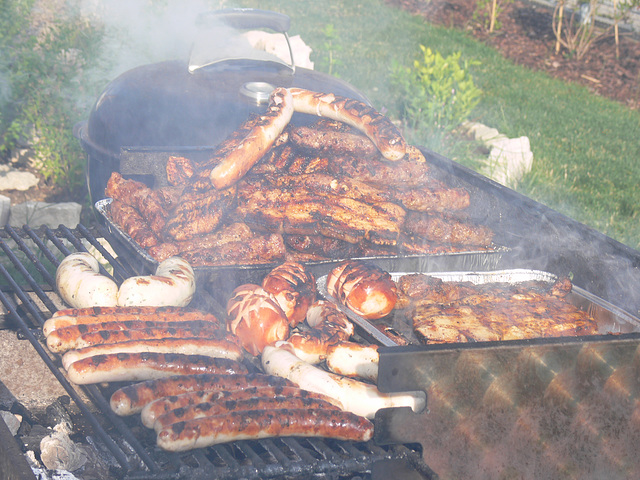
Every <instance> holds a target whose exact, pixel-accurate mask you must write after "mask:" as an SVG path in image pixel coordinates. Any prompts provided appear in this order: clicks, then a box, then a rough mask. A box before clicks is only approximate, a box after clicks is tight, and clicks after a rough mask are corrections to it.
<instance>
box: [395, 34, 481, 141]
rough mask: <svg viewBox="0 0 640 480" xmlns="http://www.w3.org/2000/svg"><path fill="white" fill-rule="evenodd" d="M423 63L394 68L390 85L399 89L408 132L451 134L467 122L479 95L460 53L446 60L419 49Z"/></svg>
mask: <svg viewBox="0 0 640 480" xmlns="http://www.w3.org/2000/svg"><path fill="white" fill-rule="evenodd" d="M420 50H421V51H422V59H420V60H415V61H414V63H413V66H412V67H400V66H397V65H396V66H395V67H394V68H393V71H392V73H391V82H392V83H393V84H394V85H396V86H397V87H398V89H399V92H398V94H399V96H400V98H401V99H402V100H401V102H402V112H403V117H404V120H405V121H406V123H407V125H408V126H409V128H411V129H414V130H417V129H423V128H426V129H436V130H442V131H444V132H449V131H452V130H453V129H454V128H456V127H457V126H458V125H460V123H462V122H463V121H464V120H466V119H467V118H468V116H469V114H470V113H471V111H472V110H473V109H474V108H475V106H476V105H477V104H478V102H479V101H480V97H481V95H482V92H481V90H480V89H479V88H477V87H476V86H475V84H474V83H473V77H472V76H471V74H470V73H469V66H470V65H472V64H477V62H470V61H467V60H465V61H464V62H461V61H460V57H461V53H460V52H456V53H453V54H451V55H449V56H447V57H446V58H445V57H443V56H442V55H441V54H440V53H439V52H433V51H432V50H431V49H430V48H427V47H425V46H424V45H420Z"/></svg>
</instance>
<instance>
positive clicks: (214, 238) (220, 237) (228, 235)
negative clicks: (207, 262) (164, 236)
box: [147, 222, 254, 262]
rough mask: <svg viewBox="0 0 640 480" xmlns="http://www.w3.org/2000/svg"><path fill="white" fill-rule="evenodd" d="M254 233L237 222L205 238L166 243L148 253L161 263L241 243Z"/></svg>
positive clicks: (198, 237) (152, 248) (151, 248)
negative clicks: (177, 257) (182, 255)
mask: <svg viewBox="0 0 640 480" xmlns="http://www.w3.org/2000/svg"><path fill="white" fill-rule="evenodd" d="M253 235H254V234H253V232H252V231H251V229H250V228H249V226H248V225H246V224H245V223H240V222H235V223H232V224H231V225H228V226H226V227H222V228H221V229H220V230H218V231H216V232H213V233H210V234H208V235H204V236H197V237H194V238H191V239H189V240H183V241H179V242H165V243H161V244H159V245H154V246H152V247H150V248H149V249H148V250H147V251H148V252H149V255H151V256H152V257H153V258H154V259H156V260H157V261H159V262H162V261H163V260H166V259H167V258H169V257H173V256H176V255H178V256H179V255H181V254H183V253H184V252H191V251H193V250H202V249H215V248H218V247H220V246H222V245H224V244H226V243H230V242H239V241H242V240H247V239H249V238H251V237H253Z"/></svg>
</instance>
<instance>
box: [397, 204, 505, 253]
mask: <svg viewBox="0 0 640 480" xmlns="http://www.w3.org/2000/svg"><path fill="white" fill-rule="evenodd" d="M404 230H405V232H406V233H407V234H408V235H410V236H411V235H413V236H415V237H419V238H422V239H426V240H427V241H429V240H431V241H433V242H437V243H440V244H464V245H485V246H486V245H490V244H491V242H492V240H493V231H492V230H491V229H490V228H489V227H486V226H484V225H475V224H473V223H470V222H465V221H463V220H459V219H455V218H452V217H447V216H444V215H437V214H433V215H432V214H427V213H418V212H411V211H410V212H408V213H407V216H406V219H405V222H404Z"/></svg>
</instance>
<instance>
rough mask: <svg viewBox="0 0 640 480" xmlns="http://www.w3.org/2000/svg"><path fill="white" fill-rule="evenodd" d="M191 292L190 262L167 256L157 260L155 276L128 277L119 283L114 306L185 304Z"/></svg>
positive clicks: (192, 280)
mask: <svg viewBox="0 0 640 480" xmlns="http://www.w3.org/2000/svg"><path fill="white" fill-rule="evenodd" d="M195 291H196V277H195V274H194V272H193V268H191V265H189V263H188V262H186V261H185V260H183V259H182V258H180V257H170V258H167V259H166V260H164V261H163V262H160V264H159V265H158V268H157V269H156V274H155V275H146V276H137V277H130V278H127V279H126V280H125V281H124V282H122V285H120V289H119V290H118V305H122V306H131V305H136V306H157V307H161V306H178V307H185V306H187V305H189V303H190V302H191V299H192V298H193V294H194V293H195Z"/></svg>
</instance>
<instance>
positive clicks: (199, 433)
mask: <svg viewBox="0 0 640 480" xmlns="http://www.w3.org/2000/svg"><path fill="white" fill-rule="evenodd" d="M283 436H303V437H331V438H336V439H340V440H351V441H367V440H370V439H371V438H372V436H373V424H372V423H371V422H370V421H369V420H367V419H366V418H363V417H359V416H357V415H354V414H352V413H349V412H344V411H335V410H324V409H296V408H291V409H288V408H285V409H276V410H253V411H246V412H230V413H227V414H223V415H216V416H211V417H204V418H199V419H194V420H189V421H185V422H178V423H176V424H173V425H171V426H170V427H167V428H165V429H163V430H161V431H160V432H159V433H158V445H159V446H160V447H161V448H164V449H166V450H171V451H183V450H188V449H191V448H200V447H206V446H211V445H216V444H218V443H224V442H229V441H234V440H245V439H260V438H269V437H283Z"/></svg>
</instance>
